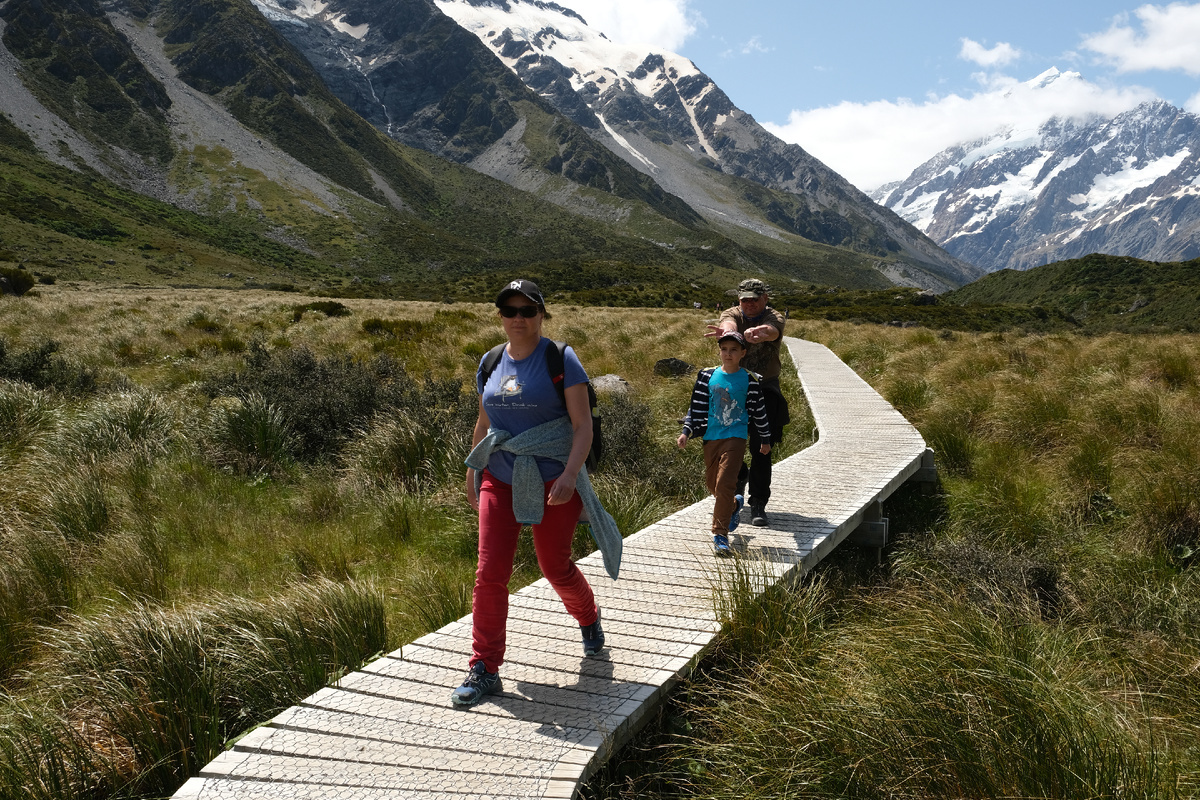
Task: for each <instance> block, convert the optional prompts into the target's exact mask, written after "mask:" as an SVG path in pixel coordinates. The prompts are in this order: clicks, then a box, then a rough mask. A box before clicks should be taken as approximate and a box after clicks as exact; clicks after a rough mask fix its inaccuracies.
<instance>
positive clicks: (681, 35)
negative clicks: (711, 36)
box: [558, 0, 704, 53]
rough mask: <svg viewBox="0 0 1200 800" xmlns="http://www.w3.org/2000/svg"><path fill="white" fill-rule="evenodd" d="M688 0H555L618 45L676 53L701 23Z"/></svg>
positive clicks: (698, 15) (700, 18) (702, 23)
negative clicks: (645, 45)
mask: <svg viewBox="0 0 1200 800" xmlns="http://www.w3.org/2000/svg"><path fill="white" fill-rule="evenodd" d="M688 3H689V0H558V4H559V5H562V6H566V7H567V8H570V9H571V10H573V11H577V12H579V15H580V16H582V17H583V18H584V19H586V20H587V22H588V26H589V27H591V28H593V29H595V30H598V31H603V33H604V35H605V36H607V37H608V38H609V39H611V40H612V41H614V42H617V43H619V44H648V45H651V46H652V47H655V48H661V49H663V50H669V51H671V52H676V53H677V52H679V50H680V49H681V48H682V47H683V43H684V42H685V41H687V39H688V37H690V36H691V35H692V34H694V33H695V32H696V31H697V30H698V29H699V28H700V27H702V26H703V25H704V19H703V17H701V16H700V14H699V13H698V12H696V11H693V10H692V9H690V8H688Z"/></svg>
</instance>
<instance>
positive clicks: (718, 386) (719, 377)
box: [704, 367, 750, 442]
mask: <svg viewBox="0 0 1200 800" xmlns="http://www.w3.org/2000/svg"><path fill="white" fill-rule="evenodd" d="M749 390H750V375H749V373H747V372H746V370H744V369H739V370H738V371H737V372H735V373H733V374H732V375H730V374H728V373H726V372H725V370H723V369H721V368H720V367H717V368H716V369H715V370H713V374H712V377H710V378H709V379H708V429H707V430H705V431H704V441H706V442H708V441H712V440H714V439H746V438H748V431H749V425H750V415H749V414H748V413H747V412H746V393H747V392H748V391H749Z"/></svg>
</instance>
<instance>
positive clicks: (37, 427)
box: [0, 380, 58, 453]
mask: <svg viewBox="0 0 1200 800" xmlns="http://www.w3.org/2000/svg"><path fill="white" fill-rule="evenodd" d="M57 411H58V404H57V403H56V402H54V401H53V400H52V399H51V398H49V397H48V396H47V395H46V394H45V393H44V392H40V391H38V390H37V389H35V388H34V387H33V386H30V385H29V384H27V383H24V382H21V381H11V380H0V450H4V449H7V450H9V451H11V452H14V453H20V451H22V450H24V449H25V448H27V447H29V446H30V445H32V444H33V443H34V442H36V441H37V440H38V439H39V438H40V437H42V436H44V435H46V434H48V433H50V432H52V431H53V430H54V428H55V426H56V425H57V423H58V413H57Z"/></svg>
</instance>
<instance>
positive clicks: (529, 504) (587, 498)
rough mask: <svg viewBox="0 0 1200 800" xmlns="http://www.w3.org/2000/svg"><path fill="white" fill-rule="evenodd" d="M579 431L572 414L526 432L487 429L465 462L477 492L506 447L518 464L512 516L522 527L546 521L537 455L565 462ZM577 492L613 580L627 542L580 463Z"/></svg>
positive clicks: (514, 472)
mask: <svg viewBox="0 0 1200 800" xmlns="http://www.w3.org/2000/svg"><path fill="white" fill-rule="evenodd" d="M574 435H575V429H574V428H573V427H572V426H571V418H570V417H559V418H558V419H553V420H550V421H549V422H543V423H542V424H541V425H538V426H537V427H534V428H530V429H529V430H527V431H525V432H524V433H519V434H517V435H516V436H513V435H512V434H511V433H509V432H508V431H503V430H499V429H497V428H488V432H487V435H486V436H484V437H483V438H482V439H480V440H479V444H477V445H475V447H474V449H472V450H471V452H470V454H469V455H467V459H466V465H467V466H468V467H471V468H472V469H474V470H475V488H476V490H477V491H478V489H479V484H480V481H482V480H483V478H482V473H483V470H484V468H485V467H487V465H488V459H489V458H491V455H492V452H493V451H495V450H506V451H508V452H510V453H512V454H513V455H515V456H516V459H515V461H514V463H513V482H512V487H513V514H514V515H515V516H516V518H517V522H519V523H521V524H522V525H536V524H537V523H539V522H541V521H542V513H543V512H544V511H545V507H546V485H545V482H544V481H543V480H542V473H541V471H540V470H539V469H538V465H537V457H541V458H552V459H554V460H555V461H558V462H560V463H562V464H566V463H567V458H569V457H570V455H571V445H572V444H573V442H574ZM575 491H577V492H579V498H580V499H581V500H582V501H583V510H584V514H585V515H586V517H587V521H588V523H589V527H590V528H591V531H592V538H593V539H595V540H596V546H597V547H598V548H600V554H601V556H603V558H604V569H605V570H606V571H607V572H608V576H609V577H610V578H612V579H613V580H616V579H617V573H618V572H620V570H621V550H622V548H623V546H624V541H623V540H622V539H621V532H620V531H619V530H617V523H616V521H615V520H614V519H613V518H612V515H611V514H609V513H608V512H607V511H605V510H604V506H602V505H601V504H600V498H598V497H596V492H595V490H594V489H593V488H592V482H591V480H590V479H589V478H588V473H587V468H586V467H581V468H580V470H579V476H578V477H577V478H576V479H575Z"/></svg>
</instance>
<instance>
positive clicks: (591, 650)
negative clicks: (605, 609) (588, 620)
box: [579, 608, 604, 656]
mask: <svg viewBox="0 0 1200 800" xmlns="http://www.w3.org/2000/svg"><path fill="white" fill-rule="evenodd" d="M579 633H580V634H581V635H582V636H583V654H584V655H585V656H594V655H596V654H597V653H599V652H600V651H601V650H603V649H604V629H603V628H601V627H600V609H599V608H597V609H596V621H595V622H593V623H592V624H591V625H580V626H579Z"/></svg>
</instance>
